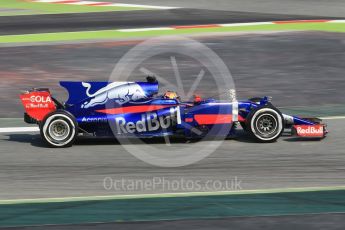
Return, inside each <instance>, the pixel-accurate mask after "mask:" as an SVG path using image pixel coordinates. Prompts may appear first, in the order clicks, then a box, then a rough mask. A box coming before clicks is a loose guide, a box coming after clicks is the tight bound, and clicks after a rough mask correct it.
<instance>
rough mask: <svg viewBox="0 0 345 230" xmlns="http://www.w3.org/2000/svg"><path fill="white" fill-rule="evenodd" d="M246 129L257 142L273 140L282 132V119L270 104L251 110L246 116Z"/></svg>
mask: <svg viewBox="0 0 345 230" xmlns="http://www.w3.org/2000/svg"><path fill="white" fill-rule="evenodd" d="M246 127H247V131H248V132H249V134H250V135H251V136H252V137H253V138H254V139H255V140H257V141H259V142H275V141H276V140H277V139H278V138H279V137H280V136H281V134H282V133H283V130H284V119H283V116H282V114H281V113H280V111H279V110H278V109H276V108H275V107H273V106H272V105H266V106H264V107H260V108H257V109H255V110H253V111H252V112H251V113H250V114H249V115H248V118H247V122H246Z"/></svg>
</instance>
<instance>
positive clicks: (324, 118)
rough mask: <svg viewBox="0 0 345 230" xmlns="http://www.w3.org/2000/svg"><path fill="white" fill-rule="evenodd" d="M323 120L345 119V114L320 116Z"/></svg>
mask: <svg viewBox="0 0 345 230" xmlns="http://www.w3.org/2000/svg"><path fill="white" fill-rule="evenodd" d="M320 119H323V120H341V119H345V116H331V117H320Z"/></svg>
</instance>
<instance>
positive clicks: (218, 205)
mask: <svg viewBox="0 0 345 230" xmlns="http://www.w3.org/2000/svg"><path fill="white" fill-rule="evenodd" d="M344 196H345V190H343V189H337V190H321V191H299V192H291V191H290V192H271V193H254V194H240V193H239V194H236V193H233V194H223V195H207V194H205V195H204V196H184V197H183V196H180V197H178V196H175V197H150V198H133V199H127V198H124V199H108V200H80V201H65V202H64V201H62V202H44V203H16V204H1V205H0V227H5V226H28V225H44V224H82V223H92V222H93V223H95V222H121V221H157V220H181V219H203V218H224V217H236V216H237V217H238V216H279V215H292V214H294V215H298V214H311V213H314V214H315V213H332V212H334V213H340V212H341V213H344V212H345V200H344Z"/></svg>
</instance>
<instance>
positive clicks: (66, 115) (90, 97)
mask: <svg viewBox="0 0 345 230" xmlns="http://www.w3.org/2000/svg"><path fill="white" fill-rule="evenodd" d="M60 85H61V86H63V87H64V88H66V89H67V91H68V92H69V99H68V100H67V102H66V103H60V102H59V101H58V100H56V99H55V98H54V97H52V95H51V93H50V91H49V89H43V88H37V89H32V90H29V91H25V92H23V93H22V94H21V95H20V98H21V101H22V103H23V105H24V108H25V114H24V120H25V121H26V122H27V123H31V124H32V123H37V124H38V125H39V128H40V134H41V137H42V139H43V140H44V141H45V142H46V143H47V144H48V145H49V146H52V147H67V146H71V145H72V144H73V142H74V141H75V139H76V137H77V136H78V135H93V136H98V137H109V136H110V137H115V138H121V137H126V138H129V137H136V138H146V137H163V136H167V135H168V136H183V137H186V138H203V137H205V136H215V137H225V138H226V137H228V136H229V135H234V133H235V132H236V130H237V129H236V126H237V124H240V125H241V126H242V128H243V130H244V131H245V132H246V133H247V134H248V135H250V136H251V137H252V138H253V139H254V140H256V141H258V142H274V141H276V140H277V139H278V138H279V137H280V136H281V135H282V133H283V131H284V130H291V135H294V136H298V137H312V138H319V139H321V138H324V137H325V136H326V134H327V130H326V125H325V124H323V123H322V122H321V120H320V119H317V118H300V117H296V116H290V115H286V114H282V113H281V112H280V111H279V110H278V109H277V108H276V107H274V106H273V105H272V104H271V102H270V98H269V97H263V98H254V99H250V100H244V101H237V100H236V98H234V97H233V98H232V99H231V100H229V101H227V102H221V101H217V100H215V99H202V98H200V97H199V96H195V97H194V100H193V101H187V102H183V101H181V100H180V98H179V96H178V95H177V93H176V92H172V91H168V92H166V93H164V94H162V95H159V94H158V82H157V81H156V79H155V78H154V77H148V78H147V81H146V82H71V81H62V82H60Z"/></svg>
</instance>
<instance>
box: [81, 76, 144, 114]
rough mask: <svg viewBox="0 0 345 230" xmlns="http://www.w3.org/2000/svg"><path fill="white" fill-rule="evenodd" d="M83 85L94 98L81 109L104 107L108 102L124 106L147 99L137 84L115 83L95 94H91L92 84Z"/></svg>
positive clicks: (87, 93) (83, 83)
mask: <svg viewBox="0 0 345 230" xmlns="http://www.w3.org/2000/svg"><path fill="white" fill-rule="evenodd" d="M82 85H83V86H84V87H85V88H86V95H87V96H88V97H89V98H92V99H91V100H90V101H86V102H84V103H83V104H82V105H81V108H85V109H87V108H90V107H94V106H96V105H103V104H105V103H106V102H107V101H108V100H114V101H115V102H116V103H118V104H120V105H122V104H125V103H127V102H129V101H138V100H142V99H146V98H147V96H146V94H145V92H144V90H143V89H142V88H141V86H140V85H138V84H137V83H135V82H113V83H110V84H109V85H107V86H105V87H103V88H101V89H99V90H97V92H95V93H93V94H91V93H90V89H91V84H90V83H87V82H82Z"/></svg>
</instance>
